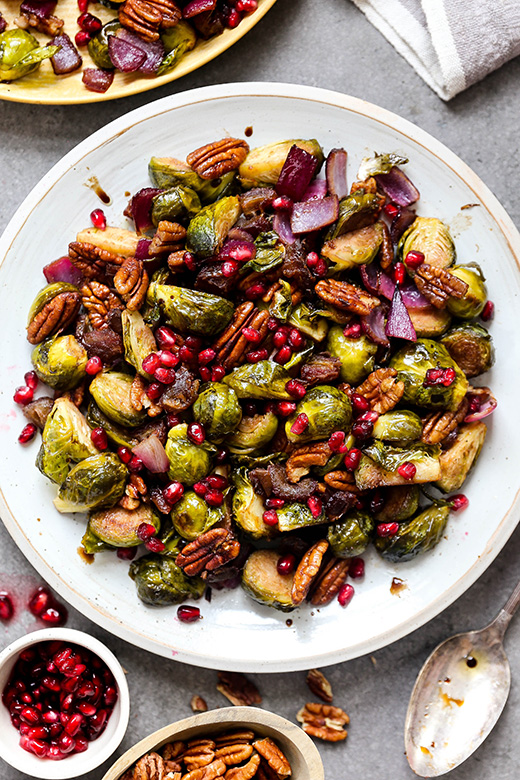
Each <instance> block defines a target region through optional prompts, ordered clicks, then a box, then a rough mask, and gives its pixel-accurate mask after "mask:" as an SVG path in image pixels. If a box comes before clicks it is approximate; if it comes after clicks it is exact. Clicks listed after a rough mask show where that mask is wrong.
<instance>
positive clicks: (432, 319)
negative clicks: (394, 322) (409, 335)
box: [408, 306, 451, 339]
mask: <svg viewBox="0 0 520 780" xmlns="http://www.w3.org/2000/svg"><path fill="white" fill-rule="evenodd" d="M408 314H409V316H410V319H411V321H412V325H413V327H414V330H415V332H416V334H417V336H418V337H419V338H427V339H435V338H437V337H438V336H442V334H443V333H446V331H447V330H448V328H449V327H450V323H451V314H450V313H449V311H448V309H436V308H435V306H429V307H428V308H427V309H426V308H425V309H408Z"/></svg>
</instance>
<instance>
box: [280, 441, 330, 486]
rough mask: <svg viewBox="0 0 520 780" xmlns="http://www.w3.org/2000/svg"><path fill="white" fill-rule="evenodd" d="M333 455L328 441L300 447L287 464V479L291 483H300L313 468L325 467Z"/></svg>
mask: <svg viewBox="0 0 520 780" xmlns="http://www.w3.org/2000/svg"><path fill="white" fill-rule="evenodd" d="M331 455H332V450H331V448H330V446H329V444H328V443H327V442H326V441H319V442H315V443H313V444H306V445H304V446H303V447H298V449H297V450H295V451H294V452H293V453H292V455H291V456H290V457H289V459H288V460H287V462H286V464H285V469H286V471H287V479H288V480H289V482H299V481H300V479H301V478H302V477H304V476H305V475H306V474H308V473H309V471H310V470H311V468H312V466H324V465H325V464H326V463H327V461H328V459H329V458H330V456H331Z"/></svg>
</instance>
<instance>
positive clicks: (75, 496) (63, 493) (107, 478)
mask: <svg viewBox="0 0 520 780" xmlns="http://www.w3.org/2000/svg"><path fill="white" fill-rule="evenodd" d="M127 476H128V471H127V469H126V466H125V465H124V464H123V463H122V462H121V460H120V459H119V458H118V456H117V455H114V454H113V453H111V452H108V453H105V452H103V453H100V454H99V455H91V456H90V457H89V458H85V460H82V461H80V463H78V464H77V465H76V466H74V467H73V468H72V469H71V470H70V471H69V473H68V475H67V476H66V478H65V481H64V482H63V484H62V485H61V487H60V489H59V491H58V495H57V496H56V498H55V499H54V506H55V507H56V509H57V510H58V512H87V511H88V510H89V509H98V508H99V509H101V508H103V507H111V506H114V504H116V503H117V502H118V501H119V499H120V498H121V497H122V496H123V494H124V492H125V484H126V478H127Z"/></svg>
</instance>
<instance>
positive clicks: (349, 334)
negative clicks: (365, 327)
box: [343, 322, 361, 339]
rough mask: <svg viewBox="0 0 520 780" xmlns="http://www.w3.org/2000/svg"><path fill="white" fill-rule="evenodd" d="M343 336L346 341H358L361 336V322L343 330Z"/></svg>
mask: <svg viewBox="0 0 520 780" xmlns="http://www.w3.org/2000/svg"><path fill="white" fill-rule="evenodd" d="M343 335H344V336H345V338H346V339H358V338H359V337H360V336H361V325H360V324H359V322H354V323H353V324H352V325H347V327H346V328H343Z"/></svg>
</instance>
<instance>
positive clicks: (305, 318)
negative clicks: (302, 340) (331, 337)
mask: <svg viewBox="0 0 520 780" xmlns="http://www.w3.org/2000/svg"><path fill="white" fill-rule="evenodd" d="M320 313H321V309H316V308H315V307H313V306H312V304H310V303H303V302H302V303H299V304H298V306H295V308H294V309H293V310H292V312H291V313H290V315H289V324H290V325H294V327H295V328H298V330H301V332H302V333H305V335H306V336H309V337H310V338H311V339H313V340H314V341H323V339H324V338H325V336H326V335H327V331H328V329H329V326H328V324H327V320H325V319H324V318H323V317H320V316H319V315H320ZM273 316H274V315H273Z"/></svg>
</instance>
